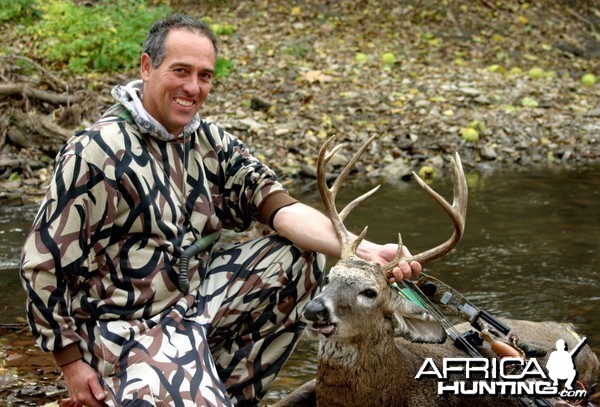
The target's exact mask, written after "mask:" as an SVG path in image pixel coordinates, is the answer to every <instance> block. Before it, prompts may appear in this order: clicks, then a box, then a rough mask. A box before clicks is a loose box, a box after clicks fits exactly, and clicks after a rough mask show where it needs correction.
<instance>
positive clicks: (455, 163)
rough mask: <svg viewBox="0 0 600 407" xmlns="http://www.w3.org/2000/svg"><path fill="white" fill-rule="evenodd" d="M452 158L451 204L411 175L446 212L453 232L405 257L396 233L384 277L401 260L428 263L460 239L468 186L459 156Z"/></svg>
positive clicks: (463, 227) (440, 255) (443, 253)
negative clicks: (393, 251)
mask: <svg viewBox="0 0 600 407" xmlns="http://www.w3.org/2000/svg"><path fill="white" fill-rule="evenodd" d="M451 159H452V172H453V179H454V198H453V201H452V205H450V204H449V203H448V202H447V201H446V200H445V199H444V198H443V197H442V196H440V195H439V194H438V193H437V192H435V191H434V190H433V189H431V188H430V187H429V185H427V184H426V183H425V181H423V180H422V179H421V178H420V177H419V176H418V175H417V174H415V173H414V172H413V175H414V177H415V179H416V180H417V182H418V183H419V185H421V187H422V188H423V189H425V192H427V194H428V195H429V196H430V197H431V198H433V200H434V201H436V202H437V203H438V204H439V205H440V206H441V207H442V209H443V210H444V212H446V213H447V214H448V215H449V216H450V218H451V219H452V223H453V224H454V233H453V234H452V236H451V237H450V239H448V240H447V241H446V242H444V243H442V244H440V245H439V246H436V247H434V248H432V249H429V250H426V251H424V252H422V253H419V254H416V255H414V256H412V257H408V258H405V257H404V256H403V255H402V236H401V235H400V234H398V241H399V243H398V253H397V254H396V258H395V259H394V260H392V261H391V262H390V263H388V264H386V265H385V266H384V268H383V269H384V271H385V272H386V277H389V276H391V270H392V269H393V268H394V267H395V266H396V265H397V264H398V263H399V262H400V261H402V260H406V261H408V262H411V261H418V262H419V263H421V264H425V263H428V262H430V261H433V260H435V259H439V258H440V257H442V256H444V255H445V254H447V253H448V252H449V251H450V250H452V249H453V248H454V246H456V245H457V244H458V242H460V239H462V236H463V234H464V231H465V218H466V216H467V200H468V188H467V181H466V179H465V173H464V171H463V168H462V164H461V162H460V157H459V155H458V153H455V154H454V157H451Z"/></svg>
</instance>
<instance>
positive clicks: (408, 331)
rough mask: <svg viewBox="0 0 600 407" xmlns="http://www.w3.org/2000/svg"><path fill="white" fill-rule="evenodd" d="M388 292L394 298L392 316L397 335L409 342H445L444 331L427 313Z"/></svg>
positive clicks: (410, 302)
mask: <svg viewBox="0 0 600 407" xmlns="http://www.w3.org/2000/svg"><path fill="white" fill-rule="evenodd" d="M390 291H391V292H392V295H393V296H394V297H393V298H392V303H393V304H394V306H393V315H394V317H395V319H396V323H397V324H396V326H397V331H398V332H397V333H398V334H399V335H401V336H403V337H405V338H406V339H408V340H410V341H411V342H426V343H442V342H444V341H445V340H446V331H445V330H444V328H443V327H442V325H441V324H440V323H439V322H438V320H437V319H436V318H435V317H434V316H433V315H432V314H431V313H430V312H429V311H427V310H425V309H424V308H421V307H420V306H419V305H417V304H415V303H414V302H412V301H409V300H406V299H404V298H402V297H401V296H399V295H397V294H396V293H395V292H393V290H390Z"/></svg>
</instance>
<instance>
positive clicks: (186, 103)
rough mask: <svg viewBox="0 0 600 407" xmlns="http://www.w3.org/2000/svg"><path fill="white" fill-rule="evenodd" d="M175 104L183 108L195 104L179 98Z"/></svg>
mask: <svg viewBox="0 0 600 407" xmlns="http://www.w3.org/2000/svg"><path fill="white" fill-rule="evenodd" d="M175 102H177V103H178V104H180V105H182V106H191V105H193V104H194V102H192V101H191V100H183V99H179V98H176V99H175Z"/></svg>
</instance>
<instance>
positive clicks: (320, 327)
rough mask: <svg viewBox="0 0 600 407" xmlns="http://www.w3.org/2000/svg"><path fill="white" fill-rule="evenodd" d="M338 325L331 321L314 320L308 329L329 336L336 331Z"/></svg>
mask: <svg viewBox="0 0 600 407" xmlns="http://www.w3.org/2000/svg"><path fill="white" fill-rule="evenodd" d="M336 328H337V326H336V325H335V324H332V323H330V322H313V324H312V325H309V326H308V330H309V331H311V332H314V333H316V334H321V335H323V336H325V337H326V338H328V337H329V336H331V335H332V334H334V333H335V330H336Z"/></svg>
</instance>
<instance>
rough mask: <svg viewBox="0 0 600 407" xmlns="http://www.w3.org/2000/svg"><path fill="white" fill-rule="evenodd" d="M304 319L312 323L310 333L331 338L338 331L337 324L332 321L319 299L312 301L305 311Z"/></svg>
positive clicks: (309, 328)
mask: <svg viewBox="0 0 600 407" xmlns="http://www.w3.org/2000/svg"><path fill="white" fill-rule="evenodd" d="M304 317H305V318H306V319H307V320H309V321H310V322H312V324H309V325H308V330H309V332H312V333H314V334H317V335H318V334H322V335H324V336H325V337H329V336H330V335H332V334H333V333H334V332H335V330H336V324H334V323H332V322H331V320H330V314H329V310H328V309H327V307H326V306H325V303H324V302H323V300H322V299H321V298H319V297H317V298H315V299H314V300H312V301H310V302H309V303H308V304H307V305H306V308H305V309H304Z"/></svg>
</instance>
